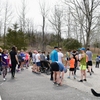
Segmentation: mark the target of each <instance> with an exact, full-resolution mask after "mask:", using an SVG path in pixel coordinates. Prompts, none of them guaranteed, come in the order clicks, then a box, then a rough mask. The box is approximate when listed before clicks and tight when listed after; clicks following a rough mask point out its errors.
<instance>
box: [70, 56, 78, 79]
mask: <svg viewBox="0 0 100 100" xmlns="http://www.w3.org/2000/svg"><path fill="white" fill-rule="evenodd" d="M74 64H75V59H74V56H73V55H70V60H69V66H70V68H69V76H68V78H70V75H71V73H72V75H73V76H74V79H76V78H75V75H74V68H75V66H74Z"/></svg>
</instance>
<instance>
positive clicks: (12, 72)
mask: <svg viewBox="0 0 100 100" xmlns="http://www.w3.org/2000/svg"><path fill="white" fill-rule="evenodd" d="M11 64H12V65H11V75H12V78H14V77H15V71H16V63H15V62H12V63H11Z"/></svg>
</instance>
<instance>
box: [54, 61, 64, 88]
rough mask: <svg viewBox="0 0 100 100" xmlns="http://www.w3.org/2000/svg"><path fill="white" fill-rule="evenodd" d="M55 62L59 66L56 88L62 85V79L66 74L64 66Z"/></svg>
mask: <svg viewBox="0 0 100 100" xmlns="http://www.w3.org/2000/svg"><path fill="white" fill-rule="evenodd" d="M56 62H57V64H58V66H59V76H60V77H59V81H58V86H59V85H62V83H63V79H64V74H65V73H66V71H65V70H66V68H65V67H64V65H63V64H62V63H61V62H59V61H56Z"/></svg>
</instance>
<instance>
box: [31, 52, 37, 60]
mask: <svg viewBox="0 0 100 100" xmlns="http://www.w3.org/2000/svg"><path fill="white" fill-rule="evenodd" d="M32 61H33V62H36V54H35V53H33V54H32Z"/></svg>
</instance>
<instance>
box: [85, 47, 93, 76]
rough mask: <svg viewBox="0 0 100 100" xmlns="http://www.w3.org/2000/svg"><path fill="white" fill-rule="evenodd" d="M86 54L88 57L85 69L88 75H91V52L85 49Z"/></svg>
mask: <svg viewBox="0 0 100 100" xmlns="http://www.w3.org/2000/svg"><path fill="white" fill-rule="evenodd" d="M86 54H87V56H88V62H87V69H88V72H89V73H90V75H92V72H94V71H93V69H92V52H91V51H90V49H89V48H87V51H86Z"/></svg>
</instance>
